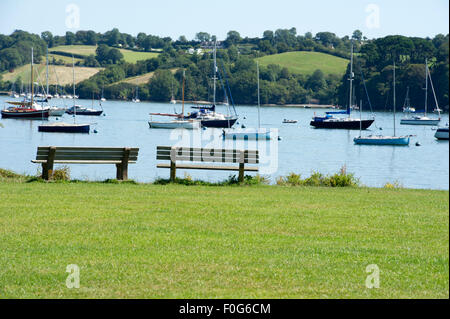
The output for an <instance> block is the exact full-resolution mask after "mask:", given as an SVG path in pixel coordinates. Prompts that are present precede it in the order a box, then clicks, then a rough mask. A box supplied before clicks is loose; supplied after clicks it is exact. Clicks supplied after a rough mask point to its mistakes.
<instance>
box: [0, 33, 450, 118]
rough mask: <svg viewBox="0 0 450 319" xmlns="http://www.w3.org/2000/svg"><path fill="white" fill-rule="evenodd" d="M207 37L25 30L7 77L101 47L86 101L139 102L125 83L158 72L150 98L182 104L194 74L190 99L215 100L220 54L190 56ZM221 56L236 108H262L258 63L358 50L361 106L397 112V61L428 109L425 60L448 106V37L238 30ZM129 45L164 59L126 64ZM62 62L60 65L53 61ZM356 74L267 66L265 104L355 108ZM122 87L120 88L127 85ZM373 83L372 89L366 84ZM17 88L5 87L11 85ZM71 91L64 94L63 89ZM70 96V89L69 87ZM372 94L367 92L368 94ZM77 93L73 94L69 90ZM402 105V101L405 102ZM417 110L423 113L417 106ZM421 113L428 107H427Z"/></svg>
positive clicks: (145, 87)
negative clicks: (66, 50)
mask: <svg viewBox="0 0 450 319" xmlns="http://www.w3.org/2000/svg"><path fill="white" fill-rule="evenodd" d="M217 40H218V39H217V37H216V36H214V35H210V34H209V33H207V32H199V33H197V34H196V36H195V38H194V39H192V40H188V39H186V37H185V36H180V37H179V38H178V39H177V40H172V39H171V38H168V37H165V38H161V37H158V36H153V35H147V34H145V33H139V34H138V35H137V36H136V37H134V36H132V35H129V34H126V33H120V32H119V30H117V29H113V30H111V31H108V32H105V33H104V34H101V33H96V32H94V31H78V32H76V33H70V32H67V33H66V34H65V35H64V36H53V35H52V34H51V33H50V32H43V33H42V34H41V36H38V35H34V34H30V33H27V32H24V31H20V30H18V31H15V32H13V33H12V34H11V35H9V36H6V35H0V72H1V71H5V70H12V69H14V68H15V67H18V66H20V65H23V64H26V63H29V62H30V59H31V58H30V47H31V46H33V47H34V50H35V61H36V62H39V60H40V58H41V56H43V55H44V54H45V50H46V47H47V46H48V47H54V46H58V45H62V44H64V45H66V44H85V45H97V50H96V54H95V55H90V56H88V57H83V59H82V61H80V62H78V63H77V64H78V65H83V66H90V67H98V66H103V67H105V69H104V70H103V71H101V72H99V73H97V74H96V75H95V76H93V77H92V78H90V79H88V80H85V81H83V82H81V83H80V84H79V85H78V92H79V95H80V97H86V98H91V97H92V94H93V93H94V94H97V95H98V94H100V92H101V91H102V89H103V88H104V94H105V97H106V98H109V99H131V98H132V97H133V96H134V91H135V90H136V88H135V86H134V85H131V84H129V83H124V82H120V81H122V80H124V79H126V78H128V77H133V76H138V75H142V74H145V73H148V72H155V73H154V74H153V76H152V78H151V79H150V81H149V82H148V83H145V84H142V85H140V88H139V92H140V98H141V99H142V100H153V101H168V100H169V99H170V98H171V96H172V94H173V95H174V96H175V98H177V99H181V90H180V83H181V77H182V70H185V71H186V96H185V98H186V99H188V100H211V95H212V81H211V78H212V72H213V67H212V54H211V52H210V51H208V50H205V51H204V53H203V54H196V53H195V54H188V53H187V52H186V49H187V48H189V47H194V48H198V47H201V46H203V47H205V44H208V43H209V44H211V42H214V41H217ZM219 44H220V46H219V47H220V49H219V50H218V64H219V66H220V67H219V69H220V71H221V76H222V81H219V83H218V97H217V98H218V100H222V99H225V96H224V90H223V86H225V82H227V83H228V84H229V86H230V89H231V92H232V94H233V100H234V102H235V103H236V104H254V103H255V102H256V64H255V62H254V59H255V58H258V57H261V56H264V55H270V54H276V53H283V52H288V51H318V52H324V53H329V54H333V55H336V56H341V57H346V58H349V55H350V48H351V46H352V45H353V46H354V50H355V52H356V54H355V66H354V70H355V92H356V94H355V95H356V96H355V98H356V100H357V101H359V100H363V103H364V104H365V105H364V107H365V108H367V107H368V104H369V100H368V99H367V95H368V96H369V97H370V102H371V105H372V107H373V108H374V109H375V110H385V109H389V108H390V107H391V106H390V105H391V103H390V101H391V100H390V99H389V96H390V94H392V92H391V91H392V64H393V61H394V60H395V61H396V63H397V68H398V69H397V72H398V73H397V74H398V78H397V89H398V96H400V97H401V96H404V95H405V94H406V90H407V88H408V87H409V88H410V98H411V103H412V104H414V105H421V104H423V100H424V98H423V86H424V81H425V66H424V61H425V59H426V58H427V59H428V61H429V67H430V71H431V75H432V78H433V80H434V85H435V89H436V92H437V95H438V97H437V98H438V101H439V104H440V105H441V106H444V107H445V106H448V78H449V73H448V69H449V61H448V47H449V43H448V35H442V34H439V35H437V36H435V37H434V38H432V39H431V38H418V37H404V36H387V37H383V38H379V39H373V40H369V39H367V38H365V37H364V36H363V34H362V33H361V32H360V31H359V30H356V31H355V32H353V34H352V36H351V37H349V36H345V37H342V38H339V37H337V36H336V35H335V34H334V33H331V32H319V33H317V34H316V35H313V34H311V33H306V34H304V35H298V34H297V31H296V29H295V28H291V29H278V30H275V31H270V30H266V31H264V33H263V35H262V37H261V38H248V37H245V38H243V37H241V35H240V34H239V33H238V32H237V31H230V32H228V34H227V37H226V39H225V40H224V41H221V42H220V43H219ZM120 47H126V48H129V49H132V50H138V51H150V50H154V49H159V50H161V51H160V52H161V53H160V54H159V55H158V57H156V58H152V59H148V60H145V61H138V62H137V63H134V64H131V63H127V62H125V61H124V60H123V55H122V53H121V52H120V51H119V50H118V48H120ZM53 62H55V61H53ZM349 72H350V70H349V68H348V69H347V72H346V74H345V75H344V76H343V77H339V76H336V75H325V74H323V72H322V71H321V70H316V71H315V72H314V73H313V74H311V75H302V74H295V73H292V72H290V71H289V70H288V69H287V68H281V67H280V66H278V65H268V66H261V70H260V76H261V100H262V103H265V104H302V103H308V102H309V101H311V100H317V101H318V102H319V103H322V104H339V105H342V106H345V105H347V104H348V82H349V81H348V78H349ZM119 82H120V83H119ZM364 84H365V86H364ZM8 85H11V84H10V83H9V84H8V83H1V82H0V86H2V87H6V86H8ZM62 89H63V90H64V88H62ZM67 89H68V90H69V87H68V88H67ZM366 89H367V93H368V94H367V93H366ZM69 91H70V90H69ZM400 104H401V103H400ZM416 108H417V107H416ZM419 109H420V107H419Z"/></svg>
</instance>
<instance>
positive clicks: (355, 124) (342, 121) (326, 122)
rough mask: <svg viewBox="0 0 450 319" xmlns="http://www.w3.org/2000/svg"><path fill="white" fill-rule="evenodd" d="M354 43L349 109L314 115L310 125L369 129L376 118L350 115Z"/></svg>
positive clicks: (351, 74) (351, 73)
mask: <svg viewBox="0 0 450 319" xmlns="http://www.w3.org/2000/svg"><path fill="white" fill-rule="evenodd" d="M353 77H354V73H353V44H352V50H351V60H350V79H349V81H350V97H349V103H348V106H347V110H345V111H337V112H326V113H325V116H314V117H313V119H312V121H311V123H310V125H311V126H314V127H315V128H325V129H345V130H358V129H363V130H366V129H368V128H369V127H370V126H371V125H372V123H373V122H374V121H375V119H365V120H363V119H361V118H359V119H356V118H352V117H351V116H350V114H351V109H352V100H353V92H352V89H353V87H352V86H353V81H354V79H353ZM337 114H347V115H348V116H347V117H334V116H333V115H337Z"/></svg>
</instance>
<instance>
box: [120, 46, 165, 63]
mask: <svg viewBox="0 0 450 319" xmlns="http://www.w3.org/2000/svg"><path fill="white" fill-rule="evenodd" d="M119 50H120V52H122V54H123V58H124V60H125V61H126V62H129V63H136V62H137V61H141V60H148V59H151V58H156V57H157V56H158V55H159V53H154V52H136V51H131V50H126V49H119Z"/></svg>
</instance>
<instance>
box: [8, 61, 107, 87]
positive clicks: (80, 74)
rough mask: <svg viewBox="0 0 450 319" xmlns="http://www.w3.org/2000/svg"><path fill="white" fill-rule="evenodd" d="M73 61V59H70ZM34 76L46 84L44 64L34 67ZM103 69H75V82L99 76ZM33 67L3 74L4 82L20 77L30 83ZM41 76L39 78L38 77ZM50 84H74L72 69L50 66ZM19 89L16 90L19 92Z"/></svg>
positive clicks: (22, 67)
mask: <svg viewBox="0 0 450 319" xmlns="http://www.w3.org/2000/svg"><path fill="white" fill-rule="evenodd" d="M69 59H70V60H72V59H71V58H69ZM34 70H35V73H34V76H35V79H34V80H35V81H36V82H39V83H41V84H44V83H45V76H46V66H45V65H44V64H38V65H35V66H34ZM100 70H103V68H86V67H75V82H76V83H79V82H81V81H84V80H86V79H89V78H90V77H91V76H93V75H95V74H97V73H98V72H99V71H100ZM30 74H31V66H30V64H27V65H23V66H21V67H19V68H17V69H15V70H14V72H12V73H10V72H6V73H3V74H2V76H3V81H16V80H17V79H18V78H19V77H20V78H21V79H22V81H23V82H24V85H25V84H28V83H29V82H30ZM38 75H39V77H38ZM48 81H49V83H50V84H52V85H53V84H58V85H66V84H71V83H72V67H68V66H64V65H50V66H49V79H48ZM18 89H19V88H16V90H18Z"/></svg>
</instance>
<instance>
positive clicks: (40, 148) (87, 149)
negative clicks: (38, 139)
mask: <svg viewBox="0 0 450 319" xmlns="http://www.w3.org/2000/svg"><path fill="white" fill-rule="evenodd" d="M55 148H56V150H57V151H58V150H61V151H67V150H76V151H79V150H82V151H103V152H106V151H123V149H124V148H123V147H90V146H56V147H55ZM49 149H50V146H39V147H38V151H43V150H47V151H48V150H49ZM130 151H131V152H137V151H139V148H136V147H134V148H130Z"/></svg>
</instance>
